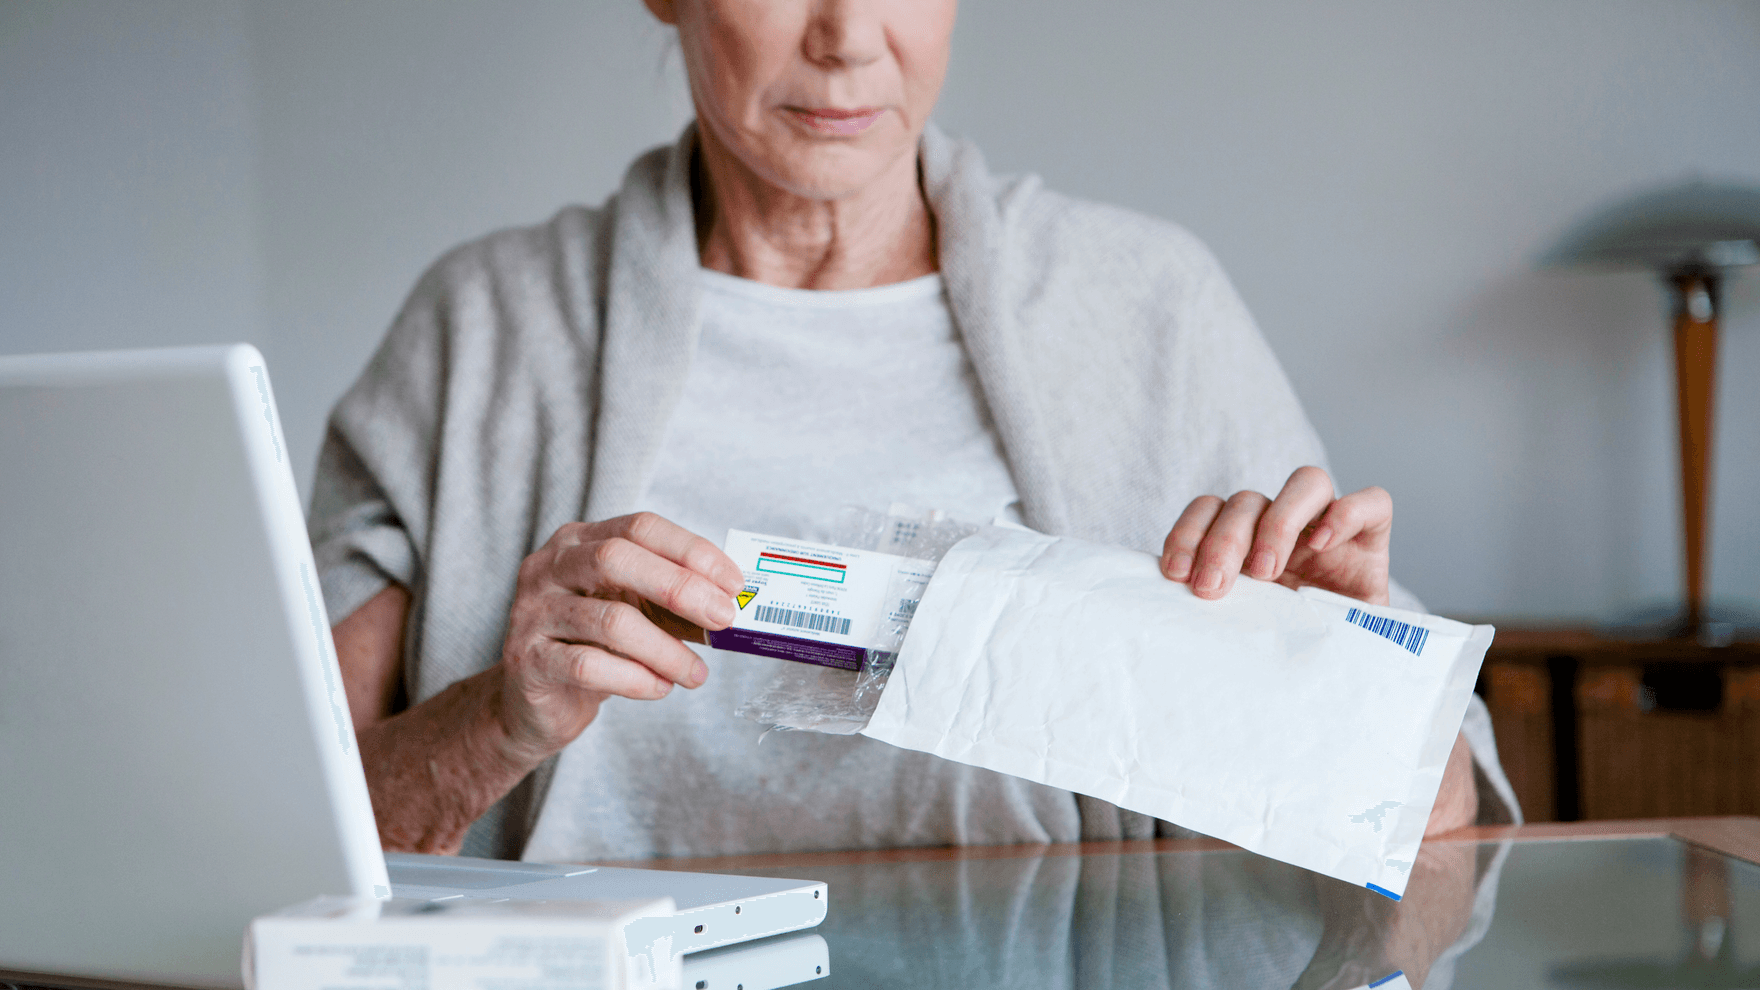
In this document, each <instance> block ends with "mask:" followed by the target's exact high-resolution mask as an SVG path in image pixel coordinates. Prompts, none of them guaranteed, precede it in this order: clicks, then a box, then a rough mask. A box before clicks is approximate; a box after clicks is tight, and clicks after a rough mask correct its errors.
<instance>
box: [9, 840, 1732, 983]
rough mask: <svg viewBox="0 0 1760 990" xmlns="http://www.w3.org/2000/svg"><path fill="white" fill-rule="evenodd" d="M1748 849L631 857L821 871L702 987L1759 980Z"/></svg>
mask: <svg viewBox="0 0 1760 990" xmlns="http://www.w3.org/2000/svg"><path fill="white" fill-rule="evenodd" d="M1756 862H1760V818H1711V819H1660V820H1654V821H1647V822H1594V823H1580V824H1572V825H1529V826H1522V827H1517V828H1478V829H1468V830H1465V831H1464V832H1461V833H1455V834H1454V835H1453V836H1451V837H1449V838H1446V839H1433V840H1430V841H1428V842H1426V843H1424V846H1423V850H1422V852H1421V854H1420V859H1419V861H1418V863H1417V865H1416V866H1415V867H1414V872H1413V876H1412V879H1411V882H1410V883H1409V885H1408V886H1407V888H1406V895H1405V899H1404V900H1403V901H1401V902H1399V903H1395V902H1393V901H1391V900H1388V899H1386V898H1384V897H1381V896H1380V895H1378V894H1374V893H1371V892H1370V891H1368V890H1365V889H1361V888H1358V887H1353V886H1350V885H1348V884H1345V883H1342V882H1339V881H1335V880H1330V879H1327V878H1325V877H1321V876H1318V875H1316V874H1313V873H1309V872H1307V871H1305V870H1301V869H1297V868H1295V867H1291V866H1285V865H1283V864H1281V863H1276V862H1273V861H1271V860H1268V859H1264V858H1262V857H1259V856H1255V855H1252V854H1250V853H1246V852H1242V851H1240V850H1238V849H1235V848H1234V847H1232V846H1228V845H1226V844H1224V843H1220V842H1216V841H1214V840H1208V839H1195V840H1158V841H1155V842H1135V843H1130V842H1127V843H1090V844H1083V845H1069V846H1038V847H1021V846H1015V847H977V848H965V849H903V850H889V851H879V852H856V853H812V854H799V855H777V856H742V857H727V858H721V859H694V860H692V859H679V860H658V861H655V860H649V861H644V862H642V863H641V864H639V865H643V866H647V867H650V868H663V869H678V870H693V871H700V872H725V873H750V874H758V875H767V876H780V877H796V878H803V879H813V880H823V881H825V882H826V883H828V884H829V885H830V889H831V901H830V909H829V915H828V916H827V918H826V920H825V923H824V924H823V925H821V926H820V927H819V928H817V929H814V930H813V931H812V932H807V933H798V934H794V935H787V936H778V937H777V938H775V939H769V940H765V942H763V943H756V944H754V943H747V944H745V945H743V946H731V947H729V948H728V949H724V950H715V952H712V953H698V954H696V955H693V956H689V957H686V983H685V986H686V987H687V988H699V990H768V988H771V987H780V986H788V985H794V984H797V983H805V984H808V985H810V986H811V987H814V988H823V990H831V988H833V987H860V988H865V990H866V988H886V987H909V988H914V990H939V988H947V990H953V988H959V990H980V988H989V987H997V988H1001V987H1007V988H1011V990H1039V988H1047V990H1049V988H1088V987H1096V988H1098V987H1120V988H1143V990H1153V988H1237V987H1238V988H1243V990H1245V988H1252V990H1267V988H1270V990H1282V988H1288V987H1300V988H1327V990H1333V988H1337V990H1355V988H1360V987H1366V986H1375V987H1378V988H1379V990H1400V988H1402V987H1429V988H1440V987H1454V988H1459V990H1467V988H1472V990H1480V988H1487V990H1489V988H1496V990H1508V988H1560V990H1597V988H1608V990H1614V988H1663V987H1701V988H1737V987H1743V988H1760V866H1756V865H1754V864H1755V863H1756ZM627 865H636V864H627ZM716 953H722V955H721V956H719V957H717V956H716ZM1395 974H1399V975H1397V976H1396V975H1395ZM21 975H22V974H19V975H15V976H13V977H11V979H13V980H15V981H16V980H17V979H19V976H21ZM7 978H8V977H7V976H6V974H0V981H4V980H6V979H7ZM43 982H47V983H52V985H54V986H59V987H79V988H90V990H135V988H132V987H129V985H126V984H111V983H106V982H103V981H95V980H45V981H43ZM0 990H4V984H3V983H0Z"/></svg>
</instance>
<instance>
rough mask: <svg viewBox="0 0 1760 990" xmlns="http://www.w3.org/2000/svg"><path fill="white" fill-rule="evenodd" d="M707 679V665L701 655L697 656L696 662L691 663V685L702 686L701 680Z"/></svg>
mask: <svg viewBox="0 0 1760 990" xmlns="http://www.w3.org/2000/svg"><path fill="white" fill-rule="evenodd" d="M708 679H709V665H708V664H706V663H704V662H703V658H702V657H698V658H697V662H696V663H693V664H691V687H702V686H703V682H704V681H706V680H708Z"/></svg>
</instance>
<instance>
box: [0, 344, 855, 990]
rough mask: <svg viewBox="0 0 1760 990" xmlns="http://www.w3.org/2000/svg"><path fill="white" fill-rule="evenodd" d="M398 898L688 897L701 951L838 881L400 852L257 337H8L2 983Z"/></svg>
mask: <svg viewBox="0 0 1760 990" xmlns="http://www.w3.org/2000/svg"><path fill="white" fill-rule="evenodd" d="M388 861H389V863H388ZM388 867H389V868H388ZM393 892H395V893H396V894H397V895H398V896H405V897H427V898H442V897H517V898H623V897H638V896H640V897H653V896H670V897H672V898H673V899H674V900H675V901H676V902H677V904H678V908H679V915H678V919H677V925H678V931H677V934H676V941H675V942H674V945H676V946H679V947H680V948H681V951H685V952H694V951H697V950H706V949H712V948H715V947H718V946H728V945H733V944H735V943H741V942H745V941H747V940H750V939H757V938H763V937H766V936H775V935H778V934H779V933H785V932H793V931H799V930H801V929H806V928H811V927H812V926H814V925H817V924H818V923H819V922H820V921H822V920H823V919H824V917H825V910H826V905H827V903H828V891H827V889H826V886H825V885H824V884H822V883H816V882H811V881H801V880H772V879H762V878H756V877H736V876H719V875H710V874H694V873H679V872H670V871H660V870H632V869H617V868H609V867H600V868H595V867H591V866H563V865H556V866H552V865H542V864H527V863H502V862H495V861H490V860H466V859H454V858H445V857H429V856H405V855H394V856H389V857H387V856H385V855H383V854H382V853H381V851H380V847H379V841H378V832H377V829H376V828H375V827H374V823H373V814H372V808H371V806H370V804H369V802H368V798H367V787H366V781H365V778H364V776H363V775H362V772H361V764H360V758H359V755H358V753H357V751H356V749H355V743H354V733H353V730H352V723H351V720H350V718H349V713H348V707H347V700H346V698H345V696H344V693H343V689H342V683H341V679H340V674H339V672H338V669H337V666H336V657H335V650H334V647H333V645H332V644H331V640H330V619H329V617H328V616H326V615H325V612H324V602H323V597H322V595H321V594H320V591H319V587H318V579H317V574H316V572H315V569H314V566H313V563H312V554H311V547H310V544H309V543H308V540H307V536H306V530H305V524H304V519H303V517H302V514H301V511H300V505H299V498H298V494H297V492H296V490H295V487H294V481H293V474H292V472H291V471H290V470H289V466H288V462H287V447H286V442H285V437H284V436H283V434H282V432H281V425H280V421H279V419H278V417H277V414H276V411H275V401H274V396H273V393H272V392H271V391H270V387H269V378H268V374H267V372H266V370H265V368H264V363H263V358H262V355H261V354H259V353H258V352H257V350H256V349H255V348H253V347H250V346H248V345H236V346H230V347H208V348H180V349H174V350H159V351H128V352H114V353H101V354H65V355H44V356H31V357H0V980H10V981H13V982H19V981H33V980H34V981H36V982H44V983H54V982H56V981H55V980H53V979H50V977H56V976H59V977H65V978H70V979H71V981H72V982H74V983H76V984H77V983H80V982H81V981H93V980H96V981H104V982H108V983H129V984H162V985H179V986H202V987H232V986H238V985H240V984H241V982H242V980H241V974H240V968H239V954H240V947H241V945H242V939H243V933H244V928H245V924H246V922H247V921H248V920H249V919H250V918H252V917H254V916H256V915H258V914H262V913H264V912H267V911H271V910H274V909H276V908H280V907H284V906H286V905H289V904H293V903H295V902H298V901H303V900H306V899H308V898H311V897H314V896H317V895H319V894H336V893H353V894H357V895H361V896H367V897H388V896H391V894H392V893H393ZM779 945H780V948H778V946H779ZM791 945H792V946H793V948H792V949H791V948H790V946H791ZM791 953H792V954H791ZM803 953H804V955H803ZM823 953H824V941H823V940H822V939H819V938H818V937H817V936H800V937H796V938H795V939H793V940H788V939H783V940H771V941H769V942H766V943H764V945H763V946H762V947H760V948H756V949H754V951H753V952H752V953H750V955H752V957H753V958H754V959H758V958H760V957H761V958H762V959H763V960H765V965H767V966H771V967H772V968H775V966H777V965H780V964H778V963H777V962H776V960H777V959H781V958H784V957H786V959H788V960H795V961H796V962H799V961H800V960H809V961H810V960H812V959H814V958H817V957H820V956H823ZM729 960H733V962H730V961H729ZM737 961H738V956H737V955H729V953H728V952H726V951H722V952H718V953H717V954H715V955H713V956H705V957H704V962H703V963H702V964H701V965H699V966H698V967H695V968H699V969H701V968H703V967H704V966H709V965H713V966H715V967H719V968H717V969H716V970H715V972H717V973H721V972H723V971H727V972H732V971H734V970H733V969H729V967H730V966H733V963H736V962H737ZM828 965H829V963H828V961H826V962H825V963H823V964H822V965H821V968H822V969H825V968H828ZM688 966H689V959H688V957H687V967H688ZM785 968H787V969H788V970H789V971H790V972H793V971H795V970H796V969H798V968H799V966H798V965H795V963H793V962H791V963H790V964H789V966H787V967H785ZM734 969H737V967H736V966H735V967H734ZM815 975H819V974H815ZM804 978H810V977H804ZM760 982H762V981H760ZM687 985H695V983H694V982H692V981H688V980H687Z"/></svg>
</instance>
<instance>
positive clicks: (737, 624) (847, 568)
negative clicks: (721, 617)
mask: <svg viewBox="0 0 1760 990" xmlns="http://www.w3.org/2000/svg"><path fill="white" fill-rule="evenodd" d="M725 549H726V551H727V555H728V556H729V557H732V558H733V562H734V563H736V564H738V565H739V568H740V571H741V573H743V574H744V575H745V585H744V587H743V588H741V589H740V593H739V595H738V596H737V597H736V598H735V604H737V605H738V606H739V611H738V614H737V617H736V618H735V619H734V622H733V625H732V626H731V627H729V628H727V629H723V630H720V631H718V632H711V633H710V634H709V645H711V646H713V647H715V648H716V649H718V650H732V651H734V652H737V653H752V654H756V655H758V656H765V657H780V658H782V659H784V660H795V661H799V662H801V663H812V664H818V665H820V666H823V667H837V668H841V669H843V670H859V669H861V666H862V660H863V658H864V657H866V656H867V654H868V651H869V650H870V649H888V648H892V647H890V646H888V644H887V641H886V639H885V635H884V632H885V630H884V628H883V627H884V626H886V624H887V623H889V622H895V621H896V620H897V619H898V618H899V617H900V616H901V614H902V615H904V616H906V617H908V615H909V614H910V612H912V611H914V610H915V609H916V604H917V599H919V598H921V597H922V589H923V588H924V587H925V586H927V585H928V582H929V577H930V575H931V574H933V573H934V569H935V565H934V564H932V563H930V562H928V561H924V560H914V559H912V558H909V557H900V556H896V555H894V554H889V553H880V552H878V551H874V550H852V549H850V548H849V547H837V546H831V545H829V544H824V543H809V542H806V541H804V540H791V539H784V538H782V537H776V536H764V535H762V534H759V533H748V532H745V531H743V530H737V529H735V530H729V531H728V534H727V544H726V546H725Z"/></svg>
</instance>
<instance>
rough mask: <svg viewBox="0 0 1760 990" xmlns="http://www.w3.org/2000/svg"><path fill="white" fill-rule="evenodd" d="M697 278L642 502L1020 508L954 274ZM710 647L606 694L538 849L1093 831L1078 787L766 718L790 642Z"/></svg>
mask: <svg viewBox="0 0 1760 990" xmlns="http://www.w3.org/2000/svg"><path fill="white" fill-rule="evenodd" d="M701 277H702V279H703V287H704V295H703V310H702V329H701V338H700V342H699V344H698V347H697V353H696V355H695V358H694V360H693V361H692V364H691V370H690V374H689V376H688V378H687V380H686V383H685V388H684V393H683V398H682V399H681V401H680V403H679V405H678V408H677V409H676V411H675V412H674V413H673V415H672V419H671V421H670V424H669V426H668V429H667V432H666V437H665V440H664V441H663V442H662V444H661V447H660V451H659V455H658V460H657V463H656V466H655V470H654V472H653V480H652V482H651V483H650V485H649V488H648V491H647V493H646V495H645V497H644V498H643V499H642V501H641V503H640V507H641V508H644V509H648V510H651V511H653V512H656V513H659V514H660V515H662V516H664V517H666V518H668V519H670V520H672V521H673V522H676V523H678V524H679V525H681V526H683V527H685V528H687V529H690V530H692V531H693V532H696V533H698V534H699V535H701V536H704V537H706V538H707V539H709V540H711V541H713V542H714V543H716V544H717V545H720V544H721V542H722V541H723V540H724V539H725V537H726V535H727V530H728V529H729V528H730V527H731V528H736V529H745V530H752V531H755V532H760V533H767V534H772V535H777V536H791V537H798V538H805V539H811V540H820V541H824V540H828V539H830V538H832V536H833V535H834V532H835V528H836V526H837V523H838V519H839V515H840V513H841V512H842V510H843V509H844V508H845V507H849V506H855V507H860V508H869V509H877V510H885V509H886V508H887V507H888V506H890V505H892V504H893V503H895V502H903V503H906V504H909V505H912V506H915V507H918V508H921V509H941V510H944V511H946V512H947V513H949V514H950V515H953V516H956V517H959V518H966V519H972V520H989V519H991V518H992V517H995V516H997V515H1006V516H1011V517H1016V518H1018V512H1017V510H1016V508H1015V503H1016V495H1015V487H1014V482H1013V480H1012V479H1011V478H1010V476H1009V471H1008V465H1007V462H1006V461H1005V459H1004V456H1003V452H1002V447H1001V443H1000V441H999V439H998V436H997V433H996V429H995V427H994V425H993V424H992V422H991V420H990V415H989V412H988V411H987V410H986V408H985V406H984V401H983V398H982V396H981V394H980V392H979V388H978V382H977V379H976V374H975V372H974V370H973V367H972V364H971V362H970V361H969V360H968V359H967V357H966V354H965V350H964V349H963V347H962V346H961V344H960V340H959V334H958V332H957V330H956V329H955V327H954V324H953V319H952V315H951V313H950V312H949V310H948V306H947V300H946V296H945V294H944V293H943V290H942V285H941V279H940V276H937V275H929V276H924V277H923V278H918V279H913V280H911V281H909V282H901V283H898V284H896V285H889V286H882V287H879V288H874V289H860V290H853V291H835V292H817V291H805V290H797V289H781V288H776V287H774V286H768V285H763V284H761V283H757V282H752V281H748V280H746V279H740V278H734V277H731V276H728V275H723V274H720V273H718V272H713V271H707V270H705V271H703V272H702V276H701ZM701 652H702V653H703V655H704V656H705V657H706V659H707V661H708V664H709V670H710V674H709V680H708V682H707V683H706V684H704V685H703V686H702V687H701V688H698V689H697V690H695V691H685V690H674V691H673V692H672V693H671V694H670V695H669V696H668V697H666V698H665V699H664V700H662V701H658V702H636V701H629V700H626V699H622V698H612V699H610V700H609V701H607V702H606V704H605V705H604V707H603V708H602V709H601V710H600V714H599V717H598V719H597V720H596V721H594V723H593V724H592V725H591V726H589V727H588V729H587V731H586V732H584V733H582V735H581V737H580V738H579V739H578V740H576V741H575V743H574V744H572V745H570V746H569V747H568V749H566V750H565V751H564V752H563V754H562V757H561V760H560V761H559V763H558V765H557V769H556V774H555V776H554V777H553V779H552V782H551V786H550V789H549V793H548V796H547V798H546V800H545V803H544V807H543V810H542V812H541V813H540V815H539V818H538V822H537V826H536V828H535V829H534V831H533V834H532V837H531V841H530V842H529V843H528V845H527V846H526V849H525V852H524V855H525V857H526V858H527V859H538V860H556V861H568V860H579V859H593V858H628V857H638V856H646V855H663V856H703V855H717V854H727V853H743V852H753V851H760V850H777V851H784V850H787V851H797V850H815V849H851V848H885V847H895V846H910V845H947V844H985V843H1013V842H1063V841H1074V840H1076V839H1078V838H1079V837H1080V817H1079V814H1078V812H1077V810H1076V803H1075V800H1074V798H1073V797H1072V796H1071V795H1069V794H1068V793H1067V792H1063V791H1057V790H1053V789H1050V788H1046V787H1042V786H1039V785H1036V784H1029V783H1026V782H1024V781H1021V780H1018V779H1015V778H1012V777H1006V776H1002V775H1000V774H995V773H991V772H989V771H986V770H980V769H977V768H974V767H968V766H963V765H960V764H956V763H950V762H946V761H942V760H939V759H937V758H935V757H931V756H928V755H925V754H922V753H914V752H907V751H905V750H901V749H896V748H894V747H891V746H888V745H886V744H884V743H879V742H875V741H873V740H870V739H866V738H863V737H859V736H824V735H818V734H814V733H799V732H786V733H785V732H778V733H773V734H771V735H769V736H767V737H765V736H764V727H763V726H760V725H758V724H757V723H754V722H751V721H748V720H745V719H742V718H739V717H737V716H735V715H734V714H733V712H734V710H735V709H736V708H737V707H739V705H740V704H741V703H742V702H744V701H745V700H747V699H748V698H750V697H752V696H753V695H755V694H757V693H758V692H759V691H760V690H762V689H763V688H764V686H765V685H767V684H768V683H769V682H770V680H771V679H772V678H773V677H774V676H775V674H776V672H777V671H778V669H779V668H780V665H783V664H788V663H791V661H786V660H773V659H768V658H760V657H754V656H750V655H747V654H742V653H723V652H720V651H715V650H708V649H706V648H703V649H702V651H701ZM760 737H763V738H762V744H760Z"/></svg>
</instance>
